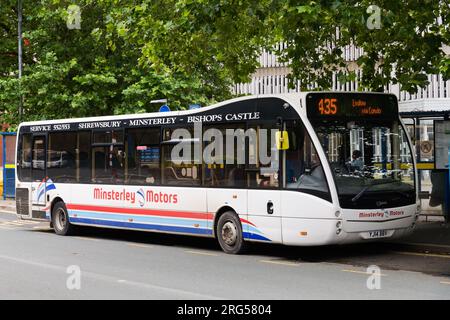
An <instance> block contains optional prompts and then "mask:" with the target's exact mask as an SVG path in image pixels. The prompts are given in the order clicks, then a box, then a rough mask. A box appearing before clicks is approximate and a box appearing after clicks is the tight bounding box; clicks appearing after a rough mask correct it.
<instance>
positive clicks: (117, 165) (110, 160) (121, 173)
mask: <svg viewBox="0 0 450 320" xmlns="http://www.w3.org/2000/svg"><path fill="white" fill-rule="evenodd" d="M93 136H94V143H93V144H92V147H93V148H92V155H93V156H92V162H93V163H92V180H93V182H97V183H118V182H122V183H123V182H124V180H125V152H124V148H123V143H122V142H121V141H123V132H121V131H107V132H94V135H93ZM105 137H106V138H105ZM105 139H106V140H105ZM109 139H110V140H109ZM95 141H97V142H95ZM106 141H109V142H106Z"/></svg>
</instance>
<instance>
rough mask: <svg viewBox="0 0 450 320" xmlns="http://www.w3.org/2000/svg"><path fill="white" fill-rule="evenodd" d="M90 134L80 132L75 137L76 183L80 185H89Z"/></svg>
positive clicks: (88, 132)
mask: <svg viewBox="0 0 450 320" xmlns="http://www.w3.org/2000/svg"><path fill="white" fill-rule="evenodd" d="M90 148H91V132H90V131H80V132H78V137H77V149H76V152H77V155H76V168H77V181H78V182H80V183H89V182H90V181H91V156H90Z"/></svg>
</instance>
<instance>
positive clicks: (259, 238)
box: [243, 232, 272, 241]
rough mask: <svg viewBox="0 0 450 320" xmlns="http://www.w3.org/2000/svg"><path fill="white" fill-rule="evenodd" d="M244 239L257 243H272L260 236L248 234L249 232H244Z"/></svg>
mask: <svg viewBox="0 0 450 320" xmlns="http://www.w3.org/2000/svg"><path fill="white" fill-rule="evenodd" d="M243 234H244V239H249V240H258V241H272V240H270V239H268V238H266V237H264V236H262V235H259V234H256V233H250V232H244V233H243Z"/></svg>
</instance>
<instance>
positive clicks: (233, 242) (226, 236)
mask: <svg viewBox="0 0 450 320" xmlns="http://www.w3.org/2000/svg"><path fill="white" fill-rule="evenodd" d="M216 235H217V240H218V241H219V244H220V247H221V248H222V250H223V251H224V252H225V253H229V254H239V253H243V252H245V250H246V249H247V244H246V243H245V241H244V235H243V233H242V225H241V221H240V220H239V217H238V216H237V214H236V213H234V212H232V211H227V212H225V213H224V214H222V215H221V216H220V217H219V221H218V222H217V226H216Z"/></svg>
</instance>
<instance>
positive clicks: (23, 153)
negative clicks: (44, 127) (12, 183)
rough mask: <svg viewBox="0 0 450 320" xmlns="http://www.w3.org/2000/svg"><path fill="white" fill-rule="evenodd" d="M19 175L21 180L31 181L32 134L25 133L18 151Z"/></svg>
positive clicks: (21, 137)
mask: <svg viewBox="0 0 450 320" xmlns="http://www.w3.org/2000/svg"><path fill="white" fill-rule="evenodd" d="M17 176H18V177H19V180H20V181H23V182H30V181H31V134H23V135H21V136H20V140H19V150H18V151H17Z"/></svg>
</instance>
